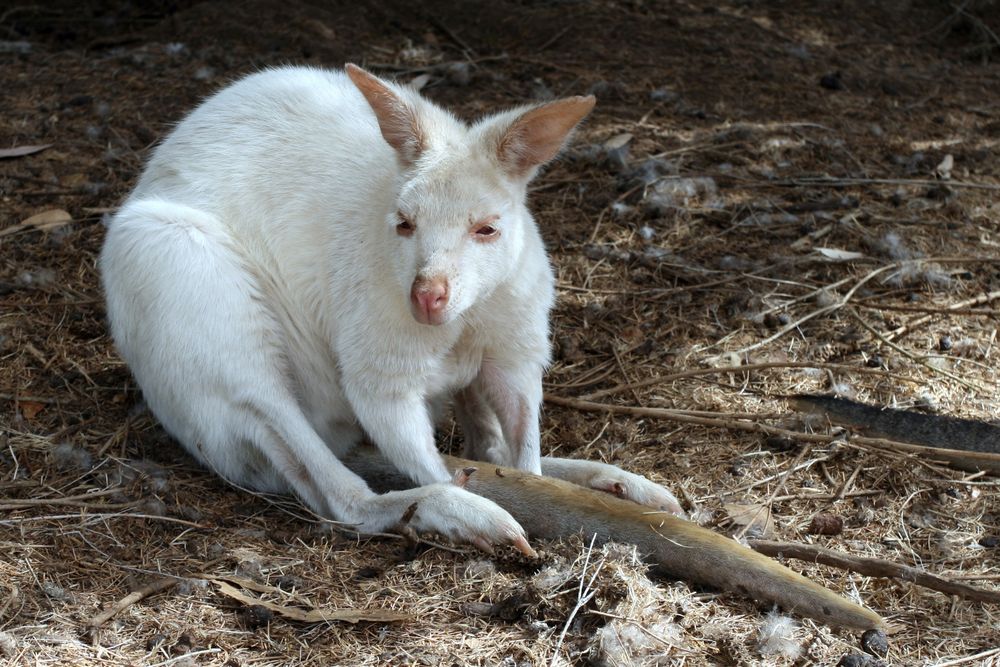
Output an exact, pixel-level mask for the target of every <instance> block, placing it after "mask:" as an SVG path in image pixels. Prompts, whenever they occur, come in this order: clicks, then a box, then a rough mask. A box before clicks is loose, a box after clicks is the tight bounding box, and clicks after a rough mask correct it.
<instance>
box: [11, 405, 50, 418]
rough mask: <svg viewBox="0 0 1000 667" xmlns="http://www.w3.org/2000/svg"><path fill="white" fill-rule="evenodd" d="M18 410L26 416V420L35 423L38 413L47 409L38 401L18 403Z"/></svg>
mask: <svg viewBox="0 0 1000 667" xmlns="http://www.w3.org/2000/svg"><path fill="white" fill-rule="evenodd" d="M17 408H18V410H20V411H21V414H22V415H24V418H25V419H27V420H28V421H35V417H36V416H38V413H39V412H41V411H42V410H44V409H45V404H44V403H39V402H38V401H18V402H17Z"/></svg>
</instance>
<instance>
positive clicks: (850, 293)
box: [734, 264, 898, 355]
mask: <svg viewBox="0 0 1000 667" xmlns="http://www.w3.org/2000/svg"><path fill="white" fill-rule="evenodd" d="M893 268H898V265H896V264H888V265H886V266H883V267H880V268H878V269H875V270H874V271H872V272H870V273H868V274H867V275H866V276H865V277H863V278H862V279H861V280H859V281H858V282H857V283H855V284H854V287H852V288H851V289H849V290H848V291H847V294H845V295H844V296H843V298H841V299H840V300H839V301H837V303H833V304H830V305H829V306H824V307H822V308H818V309H816V310H814V311H813V312H811V313H809V314H807V315H804V316H802V317H800V318H799V319H797V320H795V321H794V322H792V323H791V324H788V325H786V326H784V327H782V328H781V329H780V330H778V331H777V332H776V333H774V334H772V335H770V336H768V337H767V338H765V339H764V340H761V341H758V342H756V343H754V344H753V345H748V346H747V347H745V348H743V349H742V350H737V351H736V352H735V353H734V354H737V355H743V354H746V353H747V352H752V351H753V350H756V349H758V348H761V347H764V346H765V345H767V344H768V343H772V342H774V341H776V340H778V339H779V338H781V337H782V336H784V335H785V334H787V333H788V332H790V331H795V330H796V329H798V328H799V327H800V326H802V325H803V324H804V323H806V322H808V321H809V320H811V319H813V318H815V317H818V316H820V315H825V314H827V313H831V312H833V311H835V310H840V309H841V308H843V307H844V306H846V305H847V304H848V302H849V301H850V300H851V297H853V296H854V293H855V292H857V291H858V290H859V289H861V288H862V287H863V286H864V285H865V284H866V283H867V282H869V281H870V280H872V279H873V278H875V276H877V275H879V274H880V273H884V272H885V271H888V270H889V269H893Z"/></svg>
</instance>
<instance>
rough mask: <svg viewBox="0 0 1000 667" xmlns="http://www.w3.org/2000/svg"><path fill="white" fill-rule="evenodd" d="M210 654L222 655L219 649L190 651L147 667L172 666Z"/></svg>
mask: <svg viewBox="0 0 1000 667" xmlns="http://www.w3.org/2000/svg"><path fill="white" fill-rule="evenodd" d="M210 653H222V649H221V648H203V649H201V650H200V651H190V652H188V653H184V654H181V655H175V656H174V657H173V658H168V659H167V660H164V661H163V662H156V663H153V664H152V665H149V667H167V665H172V664H174V663H175V662H180V661H181V660H187V659H188V658H193V657H194V656H196V655H207V654H210Z"/></svg>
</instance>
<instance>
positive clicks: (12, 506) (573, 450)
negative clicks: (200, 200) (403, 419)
mask: <svg viewBox="0 0 1000 667" xmlns="http://www.w3.org/2000/svg"><path fill="white" fill-rule="evenodd" d="M998 33H1000V6H998V5H997V4H996V3H992V2H984V1H982V0H981V1H980V2H971V3H969V2H967V3H965V4H963V5H962V9H958V8H957V7H952V6H951V5H949V4H948V3H945V2H932V1H930V0H926V1H923V2H909V1H906V0H893V1H891V2H884V3H867V2H862V1H861V0H838V1H834V2H824V3H810V2H801V1H795V0H790V1H788V2H775V3H763V2H753V1H732V2H720V3H708V2H667V1H664V2H644V1H642V0H621V1H615V0H595V1H593V2H586V1H581V2H574V1H563V2H558V1H552V2H524V1H519V0H499V1H498V2H493V3H482V4H480V3H476V2H471V1H467V0H459V1H458V2H449V3H445V2H428V3H408V2H397V1H395V0H386V1H383V2H372V3H351V2H341V1H339V0H332V1H330V2H321V1H320V0H313V1H311V2H308V1H302V0H283V1H280V2H279V1H277V0H249V1H248V2H242V3H227V2H222V1H206V2H198V1H196V0H181V1H179V2H151V3H139V2H136V3H125V2H121V3H114V2H104V3H101V2H88V1H84V2H82V3H65V2H54V3H39V4H29V3H24V4H22V5H18V4H13V3H4V4H3V5H2V6H0V99H2V101H3V104H2V106H0V109H2V113H0V150H2V149H8V148H11V147H17V146H32V145H35V146H37V145H49V147H48V148H45V149H44V150H40V151H37V152H34V153H32V154H30V155H22V156H9V157H3V158H0V360H2V361H0V429H2V430H0V510H2V511H0V662H2V661H4V660H6V661H7V664H12V665H22V664H23V665H30V664H38V665H41V664H60V665H168V664H171V665H247V666H249V665H331V664H343V665H366V664H387V665H397V664H398V665H402V664H408V665H409V664H412V665H448V666H450V665H508V666H511V667H513V666H515V665H541V664H594V665H631V664H636V665H654V664H655V665H675V664H677V665H681V664H683V665H749V664H768V665H834V664H837V663H838V661H840V660H841V659H842V658H843V657H844V656H849V655H850V654H854V653H861V652H863V649H862V648H861V643H860V641H859V637H858V636H857V635H856V634H855V633H853V632H850V631H846V630H834V629H831V628H828V627H826V626H823V625H822V624H817V623H814V622H811V621H801V620H800V621H797V622H796V624H794V625H793V626H791V627H787V628H785V630H786V632H787V634H788V638H787V641H786V642H784V643H783V644H782V643H780V642H779V643H777V644H775V642H764V643H762V642H761V640H760V638H759V633H760V627H761V624H762V622H763V619H764V617H765V614H766V613H767V609H766V608H761V607H760V606H758V605H756V604H755V603H753V602H751V601H749V600H746V599H743V598H741V597H740V596H738V595H733V594H719V593H718V592H714V591H709V590H702V589H698V588H695V587H691V586H687V585H685V584H683V583H680V582H673V581H669V580H665V579H653V580H650V579H648V578H647V577H646V575H645V570H644V569H643V567H642V566H640V565H638V564H636V563H635V562H634V554H632V553H630V552H629V551H628V550H627V549H624V548H610V549H606V550H604V551H600V550H595V551H594V552H593V553H589V554H588V550H587V548H586V545H584V544H583V543H582V542H581V541H580V540H576V541H574V540H569V541H566V542H561V543H549V544H539V547H540V548H541V549H542V551H543V556H542V559H541V561H540V562H537V563H526V562H523V561H520V560H517V559H514V558H511V557H509V556H508V555H501V556H500V557H498V558H497V559H486V558H484V557H483V556H482V555H481V554H478V553H476V552H474V551H473V550H471V549H467V548H464V547H460V548H457V549H455V548H445V547H444V546H441V545H427V544H420V545H409V544H406V543H405V542H403V541H402V540H400V539H396V538H392V537H385V538H376V539H370V540H366V541H360V542H359V541H357V540H355V539H351V538H350V537H347V536H345V535H343V534H341V533H338V532H336V531H333V530H331V529H330V527H329V525H325V524H323V523H322V522H320V521H317V520H316V519H315V518H313V517H310V516H308V515H307V513H305V512H304V511H303V510H302V508H301V507H300V506H299V505H297V503H295V502H294V501H293V500H291V499H287V498H266V497H260V496H253V495H250V494H248V493H245V492H243V491H241V490H239V489H234V488H231V487H228V486H226V485H225V484H224V483H223V482H221V481H220V480H218V479H217V478H215V477H214V476H212V475H211V474H209V473H208V472H206V471H205V470H202V469H200V468H199V467H198V466H197V465H195V464H194V463H193V461H192V460H191V459H190V458H189V457H187V456H186V455H185V454H184V453H183V452H182V450H181V449H180V447H179V446H178V445H176V444H175V443H173V442H172V441H171V440H170V438H169V437H168V436H167V435H166V434H165V433H164V432H163V431H162V429H160V428H159V427H158V426H157V425H156V422H155V420H154V419H153V418H152V417H150V416H149V414H148V413H147V412H145V410H144V408H143V404H142V401H141V396H140V394H139V392H138V391H137V390H136V388H135V385H134V383H133V382H132V381H131V379H130V376H129V373H128V370H127V368H126V367H125V366H124V364H123V363H122V362H121V361H120V360H119V359H118V357H117V356H116V354H115V352H114V349H113V347H112V344H111V341H110V339H109V337H108V334H107V329H106V326H105V321H104V308H103V305H102V298H101V292H100V289H99V280H98V274H97V270H96V261H95V260H96V254H97V252H98V249H99V247H100V244H101V240H102V238H103V234H104V226H103V224H102V221H103V220H104V219H105V217H106V216H107V215H108V214H110V213H111V212H113V211H114V209H115V206H116V205H117V204H118V202H120V200H121V199H122V197H123V196H124V195H125V194H126V193H127V192H128V190H129V188H130V187H131V186H132V185H133V184H134V182H135V180H136V178H137V177H138V175H139V173H140V170H141V167H142V164H143V160H144V158H145V156H146V155H147V154H148V152H149V149H150V147H151V146H153V145H154V144H155V143H156V142H157V141H158V140H159V139H160V138H162V137H163V136H164V135H165V133H167V132H168V131H169V130H170V127H171V124H172V123H175V122H176V121H177V120H178V119H179V118H180V117H181V116H182V115H183V114H184V113H185V111H187V110H188V109H190V108H191V107H192V106H193V105H195V104H196V103H197V102H198V100H199V99H201V98H203V97H204V96H205V95H207V94H209V93H210V92H212V91H214V90H216V89H217V88H219V87H220V86H222V85H225V84H226V83H227V82H229V81H232V80H233V79H235V78H237V77H239V76H240V75H242V74H244V73H247V72H252V71H254V70H257V69H259V68H261V67H265V66H270V65H277V64H283V63H308V64H312V65H316V66H328V67H338V66H340V65H342V64H343V63H344V62H347V61H353V62H356V63H360V64H364V65H366V66H367V67H370V68H371V69H372V70H374V71H377V72H379V73H382V74H385V75H390V76H396V77H398V78H399V79H400V80H403V81H410V80H412V79H414V78H415V77H418V76H421V75H428V77H429V78H428V79H427V80H426V84H425V87H424V88H423V90H424V93H425V94H426V95H427V96H428V97H430V98H432V99H434V100H436V101H438V102H440V103H442V104H445V105H448V106H450V107H452V108H453V109H455V110H456V112H457V113H459V114H460V115H462V116H463V117H467V118H473V117H475V116H477V115H479V114H482V113H484V112H486V111H488V110H492V109H496V108H500V107H503V106H506V105H512V104H516V103H521V102H525V101H531V100H543V99H548V98H550V97H553V96H560V95H567V94H578V93H587V92H593V93H594V94H595V95H596V96H597V97H598V100H599V101H598V106H597V109H596V111H595V112H594V114H593V116H592V117H591V119H590V120H589V121H588V122H587V124H586V126H585V127H584V128H583V129H582V131H581V132H580V133H579V134H578V136H577V138H576V141H575V143H574V145H573V147H572V148H571V149H570V150H569V151H568V152H567V154H566V155H565V157H564V159H562V160H561V161H559V162H558V163H556V164H555V165H553V166H552V167H551V168H549V169H548V170H547V171H546V172H545V173H544V174H543V175H542V176H541V177H540V178H539V179H538V180H537V181H536V182H535V184H534V187H533V192H532V208H533V209H534V211H535V212H536V215H537V219H538V220H539V223H540V225H541V228H542V230H543V234H544V236H545V239H546V241H547V243H548V245H549V247H550V248H551V251H552V256H553V262H554V264H555V266H556V269H557V274H558V281H559V305H558V307H557V310H556V312H555V315H554V321H553V336H554V340H555V343H556V360H555V363H554V364H553V366H552V368H551V369H550V371H549V373H548V376H547V380H546V391H547V392H548V395H549V397H550V400H549V402H548V403H547V406H546V410H545V414H544V418H543V419H544V422H543V449H544V451H546V452H547V453H558V454H559V455H563V456H573V457H589V458H594V459H600V460H605V461H609V462H612V463H616V464H620V465H623V466H625V467H627V468H629V469H632V470H634V471H636V472H641V473H643V474H646V475H648V476H650V477H652V478H653V479H656V480H658V481H661V482H663V483H664V484H666V485H668V486H670V487H671V488H673V489H675V490H676V491H678V493H679V495H680V496H681V497H682V498H683V501H684V504H685V505H686V507H687V508H688V509H689V510H690V511H691V513H692V516H693V517H694V518H695V519H696V520H698V521H699V522H701V523H702V524H704V525H706V526H709V527H711V528H713V529H714V530H718V531H720V532H725V533H727V534H733V533H736V532H739V533H741V534H742V535H743V536H758V537H760V536H763V537H770V538H772V539H778V540H784V541H789V542H798V543H811V544H817V545H821V546H825V547H829V548H831V549H835V550H838V551H843V552H847V553H851V554H855V555H859V556H867V557H878V558H883V559H886V560H889V561H892V562H895V563H899V564H902V565H909V566H915V567H917V568H921V569H923V570H926V571H927V572H930V573H933V574H936V575H939V576H941V577H944V578H946V579H949V580H952V581H955V582H961V583H964V584H968V585H971V586H975V587H977V588H979V589H983V590H985V591H992V592H993V594H994V596H996V595H998V594H1000V546H998V545H1000V492H998V483H997V481H996V479H995V478H991V477H989V476H984V475H981V474H976V473H968V472H960V471H957V470H953V469H950V468H947V467H944V466H943V465H940V464H938V463H936V462H933V461H928V460H923V459H919V458H913V457H910V456H906V455H902V454H899V453H894V452H887V451H884V450H880V449H876V448H874V447H872V446H868V445H863V444H858V443H855V442H852V441H851V440H850V438H847V439H846V440H845V439H844V438H841V439H839V440H838V441H836V442H832V443H823V442H819V443H817V442H804V441H802V440H796V439H795V438H788V437H777V436H765V435H763V434H761V433H754V432H751V431H748V430H740V425H742V427H746V426H747V425H753V424H767V425H771V426H775V427H780V428H784V429H790V430H793V431H806V430H809V429H814V430H816V431H817V432H819V433H831V432H834V433H835V431H831V429H830V428H829V426H828V425H827V424H825V423H820V422H816V421H814V420H813V421H810V420H808V419H804V418H802V417H801V416H797V415H794V414H793V413H791V412H790V410H789V408H788V406H787V404H786V402H785V400H784V399H783V398H782V397H783V396H787V395H789V394H795V393H802V392H830V391H838V392H841V393H846V394H848V395H853V396H855V397H857V398H858V399H860V400H864V401H867V402H871V403H878V404H882V405H894V406H903V407H919V408H921V409H923V410H926V411H931V412H935V411H936V412H940V413H946V414H955V415H961V416H966V417H972V418H977V419H983V420H995V419H996V418H997V417H998V411H1000V400H998V395H1000V393H998V380H1000V377H998V367H1000V362H998V360H997V356H998V348H997V345H998V341H997V333H998V327H1000V310H998V304H1000V199H998V194H1000V161H998V144H1000V65H998V59H1000V40H998V38H997V34H998ZM304 168H307V166H305V167H304ZM796 362H800V363H799V364H798V365H797V364H796ZM803 364H814V366H813V367H805V366H804V365H803ZM762 365H766V366H763V367H762ZM732 366H748V368H745V369H735V370H734V369H730V370H718V369H720V368H725V367H732ZM682 371H690V373H688V374H687V375H685V376H681V377H678V375H677V374H678V373H680V372H682ZM654 378H659V380H653V379H654ZM644 380H649V382H645V383H643V382H642V381H644ZM565 399H589V400H590V401H592V402H599V403H602V404H604V405H605V406H613V407H614V408H615V409H618V410H619V411H618V412H612V411H611V410H612V408H610V407H602V408H601V409H599V410H597V411H589V410H585V409H583V407H585V406H582V405H581V404H579V403H577V404H575V405H568V404H567V401H566V400H565ZM628 406H631V407H643V408H666V409H671V410H673V411H674V412H672V413H658V414H657V413H647V414H639V415H636V414H631V415H629V414H623V413H621V412H620V410H621V408H622V407H628ZM677 414H682V415H689V416H690V415H694V416H701V417H704V418H706V419H707V420H708V421H707V423H706V424H704V425H690V424H684V423H680V422H678V421H676V419H673V418H671V415H677ZM440 436H441V445H442V448H449V447H454V446H455V444H456V442H457V441H458V440H459V439H460V434H459V433H456V432H455V430H454V429H451V428H449V427H448V426H447V425H446V426H445V428H443V429H442V430H441V433H440ZM748 515H754V516H755V517H756V520H755V521H753V522H751V523H750V524H749V525H747V524H748V522H747V521H746V517H747V516H748ZM817 515H820V516H823V517H830V516H832V517H834V518H833V519H832V520H833V521H834V522H835V523H836V522H837V521H840V522H842V529H840V530H835V531H832V532H833V533H834V534H828V535H823V534H815V532H816V530H815V524H814V523H813V519H814V517H816V516H817ZM762 516H763V517H765V519H766V520H765V519H761V517H762ZM741 517H742V518H741ZM830 520H831V519H829V518H825V519H823V521H830ZM811 526H812V528H811ZM788 564H789V566H790V567H792V568H793V569H796V570H797V571H800V572H804V573H806V574H807V575H808V576H810V577H811V578H813V579H815V580H817V581H820V582H822V583H824V584H825V585H827V586H829V587H830V588H832V589H834V590H836V591H838V592H841V593H843V594H844V595H847V596H848V597H851V598H853V599H856V600H858V601H861V602H862V603H864V604H865V605H867V606H869V607H871V608H872V609H874V610H876V611H878V612H879V613H881V614H882V615H884V616H885V617H886V618H888V619H889V620H890V621H891V622H892V623H893V624H895V625H896V626H897V627H898V632H896V633H895V634H893V635H891V636H890V638H889V654H888V658H887V660H886V661H887V662H888V663H889V664H897V665H941V666H943V665H959V664H967V665H988V664H1000V631H998V627H1000V606H998V605H997V604H996V603H995V602H994V603H988V602H978V601H971V600H968V599H962V598H960V597H957V596H952V595H947V594H944V593H941V592H937V591H933V590H930V589H928V588H926V587H923V586H918V585H917V584H914V583H911V582H909V581H904V580H901V579H893V578H879V577H872V576H863V575H861V574H859V573H857V572H850V571H845V570H839V569H833V568H828V567H824V566H818V565H810V564H803V563H802V562H798V561H788ZM598 566H599V569H600V571H599V573H598V575H597V577H596V578H595V579H594V582H593V586H594V589H595V590H594V593H595V594H594V595H593V596H592V597H590V598H589V599H587V600H584V603H583V604H581V605H580V607H581V608H580V609H579V610H578V611H577V612H576V613H575V614H574V613H573V611H574V607H575V606H577V603H578V601H580V599H581V598H584V597H585V596H584V595H581V586H582V584H581V580H583V579H587V580H589V579H590V576H591V573H592V572H593V571H594V570H595V568H598ZM149 586H154V587H155V586H160V587H162V590H158V591H155V592H151V591H146V592H151V594H149V595H148V596H146V597H145V598H144V599H142V600H139V601H137V602H135V603H134V604H127V603H128V599H127V598H126V596H128V595H129V593H130V592H132V591H136V590H141V589H143V588H144V587H149ZM227 586H228V588H227ZM234 591H239V592H235V593H234ZM239 595H243V596H244V598H246V596H250V597H251V598H252V599H251V600H250V604H248V603H247V602H246V601H245V599H244V600H243V601H241V599H240V598H239V597H238V596H239ZM119 601H124V602H125V603H126V604H124V605H122V609H121V611H120V612H119V613H117V614H116V615H115V616H114V617H113V618H110V619H108V620H106V621H104V622H103V623H101V624H100V626H99V627H98V628H97V629H96V630H91V629H89V624H90V623H91V622H92V621H93V620H94V619H95V617H98V615H99V614H101V612H102V611H103V610H105V609H110V608H111V607H112V606H113V605H115V604H116V603H118V602H119ZM265 603H273V604H274V605H276V606H277V611H275V610H274V609H269V608H267V607H266V605H265ZM289 608H294V609H299V610H314V611H315V610H329V609H348V610H361V611H364V612H365V613H367V614H369V615H374V617H375V620H373V621H363V622H360V623H358V624H356V625H352V624H349V623H344V622H303V621H300V620H294V619H290V618H287V617H286V616H283V615H282V613H281V612H282V611H286V612H287V610H288V609H289ZM380 610H381V611H382V612H384V611H385V610H396V611H399V612H404V613H406V614H407V615H408V616H407V618H406V619H405V620H403V621H398V622H386V621H385V620H379V617H378V612H379V611H380ZM779 634H780V633H779ZM851 660H853V662H851ZM841 664H854V665H860V664H872V663H865V662H864V661H863V660H861V659H860V658H859V657H857V656H856V657H853V658H848V659H847V661H846V662H844V663H841Z"/></svg>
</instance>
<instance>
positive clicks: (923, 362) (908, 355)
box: [848, 309, 990, 393]
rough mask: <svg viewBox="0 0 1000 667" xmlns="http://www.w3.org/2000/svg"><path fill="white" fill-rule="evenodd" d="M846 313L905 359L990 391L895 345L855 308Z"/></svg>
mask: <svg viewBox="0 0 1000 667" xmlns="http://www.w3.org/2000/svg"><path fill="white" fill-rule="evenodd" d="M848 313H850V315H851V316H852V317H853V318H854V319H855V320H856V321H857V322H858V324H860V325H861V326H862V327H863V328H864V329H865V330H866V331H867V332H868V333H870V334H871V335H873V336H875V338H877V339H878V340H880V341H881V342H882V343H884V344H885V345H888V346H889V347H891V348H892V349H894V350H895V351H896V352H899V353H900V354H901V355H903V356H904V357H906V358H907V359H909V360H911V361H913V362H915V363H918V364H920V365H921V366H923V367H924V368H926V369H927V370H929V371H930V372H931V373H937V374H939V375H943V376H945V377H946V378H950V379H952V380H954V381H955V382H958V383H959V384H962V385H964V386H966V387H968V388H969V389H975V390H976V391H980V392H985V393H989V392H990V390H989V389H987V388H986V387H982V386H980V385H978V384H976V383H975V382H972V381H971V380H966V379H965V378H963V377H962V376H960V375H958V374H957V373H952V372H951V371H946V370H945V369H943V368H938V367H937V366H935V365H934V364H932V363H930V362H929V361H927V359H926V357H920V356H918V355H916V354H914V353H913V352H910V351H909V350H907V349H905V348H903V347H902V346H900V345H897V344H896V343H894V342H892V341H891V340H889V339H888V338H886V337H885V335H883V334H882V333H880V332H879V331H878V330H877V329H876V328H875V327H873V326H872V325H870V324H869V323H868V321H867V320H865V319H864V318H863V317H861V315H859V314H858V312H857V311H856V310H853V309H851V310H848Z"/></svg>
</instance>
